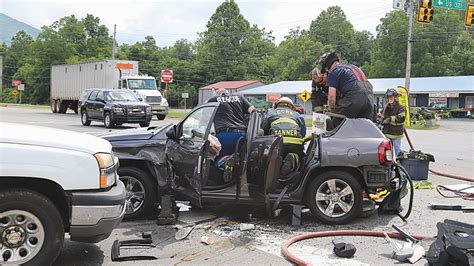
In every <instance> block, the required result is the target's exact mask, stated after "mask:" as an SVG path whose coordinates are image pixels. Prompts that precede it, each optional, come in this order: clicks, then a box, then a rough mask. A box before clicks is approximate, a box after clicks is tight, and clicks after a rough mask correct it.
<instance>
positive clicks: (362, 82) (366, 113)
mask: <svg viewBox="0 0 474 266" xmlns="http://www.w3.org/2000/svg"><path fill="white" fill-rule="evenodd" d="M318 68H319V70H320V72H321V74H322V75H323V76H326V79H327V81H326V85H327V86H328V87H329V90H328V106H329V110H330V111H331V112H333V113H336V114H342V115H345V116H346V117H349V118H367V119H370V120H372V121H374V120H375V112H374V96H373V88H372V84H370V82H369V81H368V80H367V78H366V77H365V74H364V72H362V70H361V69H360V68H359V67H357V66H355V65H350V64H341V60H340V58H339V56H338V55H337V54H336V53H335V52H332V53H326V54H324V55H323V56H321V58H320V59H319V62H318ZM337 96H340V99H339V100H337V101H336V97H337ZM332 121H333V126H334V127H336V126H337V125H339V124H340V123H341V122H342V119H341V118H337V117H333V119H332Z"/></svg>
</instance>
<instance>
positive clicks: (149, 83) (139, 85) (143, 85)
mask: <svg viewBox="0 0 474 266" xmlns="http://www.w3.org/2000/svg"><path fill="white" fill-rule="evenodd" d="M128 88H129V89H130V90H156V81H155V80H154V79H129V80H128Z"/></svg>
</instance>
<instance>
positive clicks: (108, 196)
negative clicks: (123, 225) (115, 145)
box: [69, 180, 126, 243]
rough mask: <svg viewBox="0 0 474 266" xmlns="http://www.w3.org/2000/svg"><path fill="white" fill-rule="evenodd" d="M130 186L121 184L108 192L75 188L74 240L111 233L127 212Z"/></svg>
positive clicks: (99, 238) (100, 237) (90, 240)
mask: <svg viewBox="0 0 474 266" xmlns="http://www.w3.org/2000/svg"><path fill="white" fill-rule="evenodd" d="M125 197H126V190H125V186H124V184H123V183H122V182H121V181H120V180H117V184H116V185H115V186H114V187H112V188H111V189H110V190H109V191H104V192H73V193H72V214H71V227H70V230H69V235H70V236H71V240H73V241H79V242H87V243H97V242H99V241H102V240H104V239H106V238H107V237H109V236H110V234H111V233H112V231H113V230H114V228H115V227H117V226H118V225H119V224H120V222H121V221H122V219H123V216H124V215H125V206H124V205H125Z"/></svg>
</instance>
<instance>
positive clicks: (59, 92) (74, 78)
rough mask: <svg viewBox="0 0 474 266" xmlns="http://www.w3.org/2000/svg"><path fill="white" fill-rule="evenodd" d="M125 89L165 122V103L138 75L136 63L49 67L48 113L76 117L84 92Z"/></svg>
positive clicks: (152, 85) (150, 83)
mask: <svg viewBox="0 0 474 266" xmlns="http://www.w3.org/2000/svg"><path fill="white" fill-rule="evenodd" d="M90 88H105V89H128V90H131V91H133V92H134V93H135V94H136V95H137V96H138V97H139V99H141V100H142V101H144V102H146V103H148V104H149V105H151V108H152V112H153V115H156V116H157V118H158V119H159V120H163V119H165V117H166V115H167V114H168V111H169V105H168V101H167V100H166V99H165V98H164V97H163V96H162V94H161V92H160V91H159V89H158V88H157V86H156V80H155V78H154V77H151V76H144V75H139V74H138V61H129V60H104V61H95V62H88V63H79V64H64V65H53V66H52V67H51V111H52V112H53V113H66V111H67V110H68V109H71V110H73V111H74V112H75V113H78V107H79V96H80V95H81V94H82V92H83V91H84V90H85V89H90Z"/></svg>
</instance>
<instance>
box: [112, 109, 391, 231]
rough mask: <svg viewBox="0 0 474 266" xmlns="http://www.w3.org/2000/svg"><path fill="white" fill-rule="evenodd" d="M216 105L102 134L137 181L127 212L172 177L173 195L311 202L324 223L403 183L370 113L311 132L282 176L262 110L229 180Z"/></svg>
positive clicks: (137, 209)
mask: <svg viewBox="0 0 474 266" xmlns="http://www.w3.org/2000/svg"><path fill="white" fill-rule="evenodd" d="M217 107H218V104H214V103H208V104H204V105H201V106H198V107H196V108H195V109H194V110H193V111H191V112H190V113H189V114H188V115H187V116H186V117H185V118H184V119H183V120H182V121H181V122H179V123H178V124H177V125H168V126H164V127H150V128H148V129H135V130H126V131H121V132H117V133H111V134H109V135H106V136H104V138H105V139H107V140H109V141H110V142H111V144H112V146H113V150H114V153H115V154H116V156H117V157H118V158H119V161H120V168H119V174H120V176H121V178H124V182H125V183H128V182H131V183H132V184H134V185H133V191H131V190H129V193H131V192H133V193H135V195H136V196H135V197H131V198H128V199H127V200H128V201H129V202H130V204H129V205H130V207H131V208H127V210H126V217H127V216H128V217H136V216H138V215H140V214H143V213H145V212H147V209H148V208H151V207H152V206H153V204H154V203H155V202H157V201H158V200H159V194H160V193H161V192H162V191H166V190H167V189H168V186H167V185H168V184H170V185H171V189H172V190H173V192H174V193H175V195H177V196H178V197H179V198H181V199H187V200H190V201H191V202H192V203H193V204H194V205H196V206H203V205H206V204H207V203H224V202H228V203H237V204H247V205H253V206H266V207H267V210H268V212H269V213H271V211H272V207H271V206H273V205H274V204H275V202H276V201H277V200H279V198H280V199H281V202H280V205H289V204H303V205H306V206H308V207H309V208H310V209H311V212H312V213H313V214H314V216H316V217H317V218H318V219H319V220H320V221H322V222H324V223H328V224H344V223H348V222H350V221H351V220H352V219H354V218H355V217H358V216H359V215H361V214H362V213H363V205H364V206H365V204H364V202H365V201H364V199H363V194H366V195H368V194H369V193H374V192H375V191H378V190H380V189H388V190H389V191H393V190H394V189H399V188H400V187H397V185H396V184H395V185H394V181H393V177H394V171H393V170H392V167H391V164H392V160H393V152H392V146H391V144H390V141H389V140H388V139H386V138H385V137H384V135H383V134H382V132H381V131H380V130H379V129H378V128H377V127H376V126H375V125H374V124H373V123H372V122H371V121H369V120H367V119H345V120H344V122H343V123H342V124H341V125H340V126H338V127H337V128H336V129H334V130H332V131H330V132H328V133H326V134H324V135H320V136H317V135H314V136H313V138H312V140H311V141H310V143H309V145H308V147H307V149H306V151H305V157H304V158H303V160H302V163H301V166H300V167H299V168H298V170H297V171H296V172H295V173H294V175H293V178H291V180H285V179H283V178H282V176H281V175H280V168H281V165H282V161H283V154H282V145H283V141H282V137H281V136H276V135H263V131H262V130H261V129H260V125H261V119H262V114H261V113H258V112H253V113H252V114H251V116H250V121H249V125H248V130H247V138H246V139H241V140H240V141H239V143H240V144H239V145H238V147H239V148H238V150H237V151H236V154H235V155H234V156H235V157H234V160H235V164H234V167H233V169H234V171H233V172H232V178H231V179H230V180H228V181H224V180H223V174H222V172H220V171H216V170H215V169H214V167H213V166H212V161H211V159H209V157H208V155H209V154H208V147H209V141H208V136H209V134H215V132H213V131H214V126H213V118H214V115H215V112H216V110H217ZM391 185H392V186H391ZM285 187H286V188H285ZM127 189H128V186H127ZM370 202H371V203H373V202H372V201H370ZM277 205H278V203H277ZM127 206H128V205H127ZM372 210H373V208H372Z"/></svg>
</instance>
